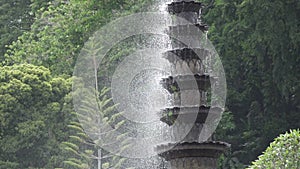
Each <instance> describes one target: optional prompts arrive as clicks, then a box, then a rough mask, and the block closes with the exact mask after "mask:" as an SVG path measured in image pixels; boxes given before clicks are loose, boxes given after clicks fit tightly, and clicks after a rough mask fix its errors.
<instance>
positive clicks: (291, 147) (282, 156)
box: [248, 129, 300, 169]
mask: <svg viewBox="0 0 300 169" xmlns="http://www.w3.org/2000/svg"><path fill="white" fill-rule="evenodd" d="M260 168H266V169H271V168H290V169H297V168H300V130H299V129H298V130H291V131H290V132H287V133H285V134H281V135H280V136H279V137H277V138H275V141H273V142H272V143H271V144H270V146H269V147H268V148H267V149H266V151H265V152H264V153H263V154H262V155H260V156H259V157H258V160H256V161H254V162H253V163H252V165H251V166H250V167H249V168H248V169H260Z"/></svg>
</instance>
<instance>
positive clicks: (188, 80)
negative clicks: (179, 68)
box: [160, 74, 216, 93]
mask: <svg viewBox="0 0 300 169" xmlns="http://www.w3.org/2000/svg"><path fill="white" fill-rule="evenodd" d="M215 80H216V78H214V77H210V76H209V75H200V74H194V75H178V76H174V77H173V76H169V77H167V78H163V79H162V80H161V82H160V84H162V86H163V87H164V88H165V89H167V90H168V92H170V93H177V92H180V91H184V90H200V91H206V90H208V89H209V88H210V86H211V84H214V83H215Z"/></svg>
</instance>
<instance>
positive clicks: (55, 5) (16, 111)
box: [0, 0, 300, 169]
mask: <svg viewBox="0 0 300 169" xmlns="http://www.w3.org/2000/svg"><path fill="white" fill-rule="evenodd" d="M203 2H204V3H205V4H207V5H208V8H207V9H206V10H205V14H204V15H205V16H204V19H205V22H206V23H208V25H210V31H209V39H210V40H211V41H212V42H213V44H214V46H215V47H216V48H217V51H218V52H219V55H220V56H221V59H222V62H223V65H224V67H225V71H226V78H227V83H228V91H229V94H228V101H227V109H228V111H227V113H226V114H225V115H224V118H223V121H222V123H221V125H220V126H219V129H218V131H217V137H218V138H219V139H220V140H224V141H227V142H229V143H231V144H232V149H231V151H230V152H229V153H227V154H226V155H225V156H223V157H222V158H221V160H220V168H230V169H232V168H245V167H246V166H248V165H250V164H251V161H254V160H255V159H257V158H258V156H259V155H260V154H262V152H263V151H264V150H265V149H266V148H267V147H268V145H269V144H270V142H272V141H273V140H274V138H276V137H277V136H278V135H279V134H280V133H285V132H286V131H289V130H290V129H299V128H300V123H299V120H300V111H299V108H300V104H299V103H300V88H299V86H300V83H299V82H300V77H299V76H300V66H299V65H300V57H299V54H300V51H299V49H300V47H299V46H300V31H299V30H300V29H299V25H300V21H299V18H300V1H298V0H273V1H268V0H215V1H210V0H204V1H203ZM150 3H151V2H150V1H147V0H109V1H108V0H89V1H86V0H43V1H42V0H35V1H33V0H0V12H1V16H0V32H1V37H0V39H1V40H0V98H1V99H0V168H1V169H2V168H3V169H8V168H10V169H14V168H16V169H19V168H24V169H34V168H36V169H37V168H51V169H52V168H82V169H85V168H89V167H91V166H93V165H96V164H95V162H93V161H95V160H93V159H91V158H90V156H92V155H94V156H95V157H96V156H97V151H96V150H97V147H95V146H94V145H93V144H92V143H91V141H90V140H89V138H87V137H86V135H84V133H82V132H81V131H82V129H81V128H80V125H78V124H77V123H76V118H75V116H74V114H75V113H74V112H73V108H72V104H71V102H72V101H71V97H70V94H71V79H70V78H71V77H72V72H73V67H74V64H75V61H76V58H77V56H78V54H79V51H80V50H81V48H82V46H83V44H84V42H85V41H86V40H87V39H88V38H89V36H90V35H91V34H92V33H93V32H94V31H95V30H97V29H98V28H100V27H101V26H103V25H105V24H106V23H107V22H109V21H110V20H112V19H114V18H117V17H119V16H122V15H127V14H130V13H133V12H138V11H143V10H144V9H145V8H146V7H147V6H148V5H149V4H150ZM115 55H117V57H115V58H114V59H117V58H118V57H121V56H122V54H121V53H118V52H116V54H115ZM100 71H101V70H100ZM101 79H102V80H103V79H104V80H105V79H106V78H103V77H101ZM103 92H104V93H105V91H103ZM100 95H101V93H100ZM101 101H103V100H101V97H99V102H101ZM110 106H111V105H110ZM297 141H298V143H299V131H298V130H294V131H293V132H290V133H289V134H287V135H282V136H279V137H278V138H277V139H276V140H275V142H274V143H272V144H271V145H270V147H269V148H268V149H267V150H266V151H265V152H264V154H263V155H262V156H260V157H259V160H258V161H255V162H254V163H253V165H252V166H251V167H252V168H261V166H267V167H262V168H273V166H272V165H273V164H270V162H271V161H274V160H277V159H278V158H279V157H278V156H274V155H273V154H274V153H275V154H276V151H278V149H279V150H280V151H284V153H285V154H283V157H284V160H283V159H282V158H283V157H280V160H281V162H282V163H280V164H278V165H281V164H283V165H285V164H286V166H282V168H293V167H296V168H297V167H298V168H299V166H297V165H299V164H298V163H296V164H295V165H293V166H291V167H290V166H289V165H290V161H292V160H295V159H296V161H297V159H298V161H299V159H300V155H299V152H300V150H299V146H297V145H299V144H297ZM120 161H121V162H123V159H118V158H113V159H108V160H106V161H105V164H104V165H103V167H106V168H109V167H112V168H114V167H115V168H118V167H117V166H114V165H117V164H118V165H119V164H120V163H119V162H120ZM270 165H271V167H270ZM251 167H250V168H251Z"/></svg>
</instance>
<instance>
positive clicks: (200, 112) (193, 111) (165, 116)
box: [159, 106, 222, 126]
mask: <svg viewBox="0 0 300 169" xmlns="http://www.w3.org/2000/svg"><path fill="white" fill-rule="evenodd" d="M221 113H222V109H221V108H219V107H212V108H211V107H209V106H200V107H173V108H166V109H164V110H162V111H161V112H159V116H160V117H161V118H160V120H161V121H162V122H164V123H166V124H168V125H169V126H172V125H173V124H174V123H175V122H178V123H187V124H203V123H205V122H206V119H207V117H208V115H210V117H211V118H210V119H218V118H219V117H220V116H221Z"/></svg>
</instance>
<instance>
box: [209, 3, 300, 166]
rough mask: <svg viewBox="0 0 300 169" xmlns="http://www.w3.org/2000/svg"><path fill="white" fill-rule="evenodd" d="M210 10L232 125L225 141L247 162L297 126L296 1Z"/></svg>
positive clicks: (299, 40)
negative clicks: (233, 125) (277, 136)
mask: <svg viewBox="0 0 300 169" xmlns="http://www.w3.org/2000/svg"><path fill="white" fill-rule="evenodd" d="M207 3H209V2H207ZM211 7H212V8H210V9H209V10H208V11H207V12H206V15H205V20H206V21H207V23H208V24H209V25H210V26H211V28H210V31H209V39H210V40H212V42H213V43H214V45H215V46H216V48H217V50H218V51H219V54H220V56H221V58H222V62H223V64H224V67H225V71H226V78H227V83H228V87H229V90H228V102H227V107H228V109H229V111H231V112H232V114H233V122H234V124H235V125H236V127H235V129H234V131H233V132H231V133H232V134H233V135H231V136H230V137H226V136H225V140H226V139H227V140H229V142H230V143H232V150H233V152H235V153H234V154H235V157H238V159H239V161H241V162H243V163H245V164H248V163H249V162H250V161H252V160H254V159H255V158H256V157H257V155H259V153H260V152H261V151H263V150H264V149H265V148H266V147H267V146H268V144H269V142H270V141H272V139H273V138H274V137H275V136H276V135H278V134H279V133H282V132H283V131H286V130H288V129H290V128H299V122H298V121H299V119H300V115H299V113H298V112H299V106H298V105H299V103H300V99H299V91H300V88H299V80H298V79H299V78H300V77H299V73H295V72H300V70H299V68H300V67H299V63H300V60H299V57H298V53H299V46H300V38H299V36H298V35H299V29H298V27H299V23H300V22H299V14H300V13H299V8H300V3H299V1H297V0H290V1H282V0H275V1H272V2H270V1H265V0H263V1H258V0H216V1H214V4H213V5H212V6H211ZM232 136H233V137H232Z"/></svg>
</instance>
